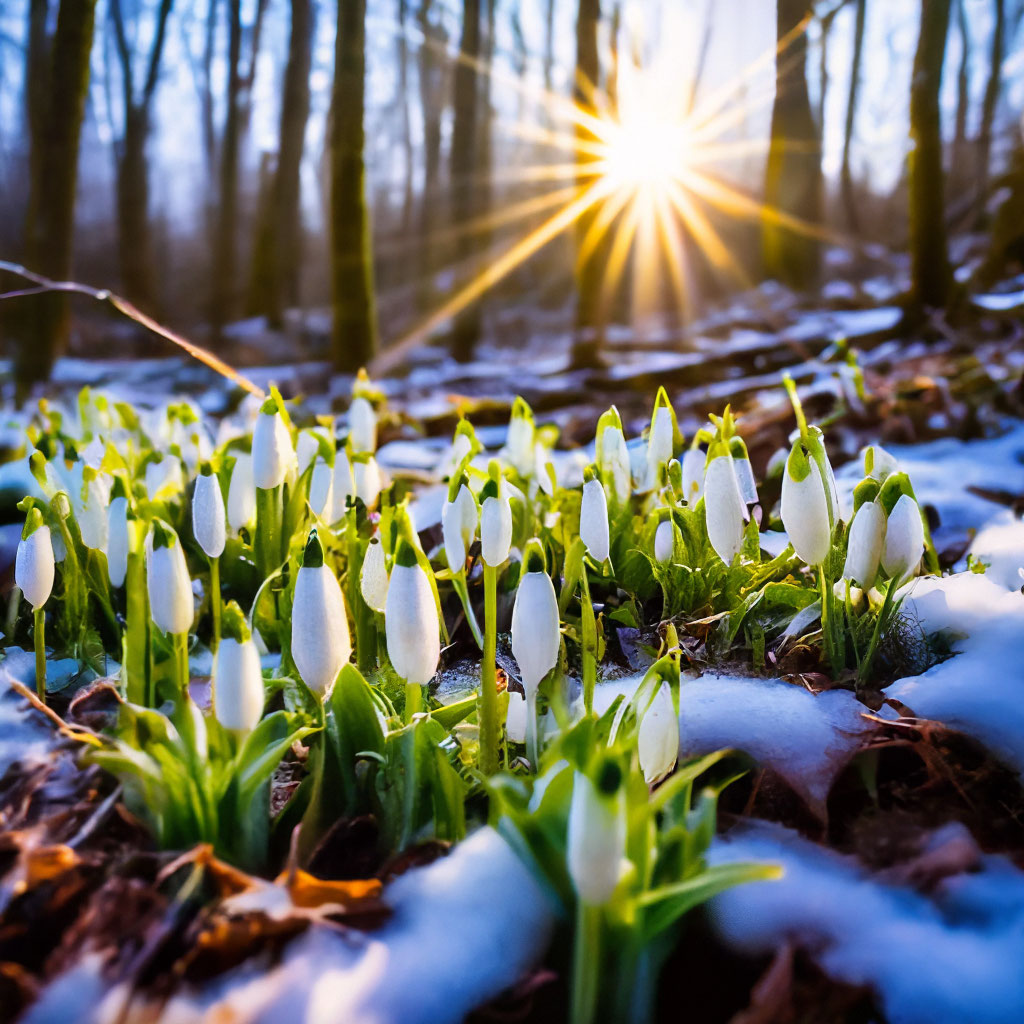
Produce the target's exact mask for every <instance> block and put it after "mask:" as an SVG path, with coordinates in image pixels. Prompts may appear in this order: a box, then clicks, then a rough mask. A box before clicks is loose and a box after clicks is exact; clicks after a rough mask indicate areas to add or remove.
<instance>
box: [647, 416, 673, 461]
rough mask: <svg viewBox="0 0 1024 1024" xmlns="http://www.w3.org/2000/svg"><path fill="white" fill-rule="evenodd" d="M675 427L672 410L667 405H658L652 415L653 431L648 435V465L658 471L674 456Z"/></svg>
mask: <svg viewBox="0 0 1024 1024" xmlns="http://www.w3.org/2000/svg"><path fill="white" fill-rule="evenodd" d="M674 427H675V424H674V423H673V422H672V410H671V409H670V408H669V407H668V406H667V405H661V406H658V407H657V408H656V409H655V410H654V414H653V416H652V417H651V431H650V433H649V434H648V436H647V465H648V466H649V467H650V468H651V469H652V470H655V471H656V470H657V468H658V466H660V465H661V464H662V463H663V462H668V460H669V459H671V458H672V442H673V437H674V433H675V431H674Z"/></svg>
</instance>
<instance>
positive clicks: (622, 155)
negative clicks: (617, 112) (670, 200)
mask: <svg viewBox="0 0 1024 1024" xmlns="http://www.w3.org/2000/svg"><path fill="white" fill-rule="evenodd" d="M688 135H689V131H688V127H687V125H686V124H685V122H678V121H672V120H671V119H668V118H664V119H663V118H661V117H659V116H658V112H657V111H656V110H639V111H637V112H636V113H635V115H634V116H633V117H631V118H628V119H626V120H625V121H622V122H612V123H610V124H609V125H608V128H607V139H606V142H605V147H606V149H607V156H606V157H605V158H604V159H603V160H602V161H600V162H599V167H598V168H597V171H598V173H599V174H600V175H601V176H603V177H604V178H605V179H606V180H607V181H608V184H609V186H610V187H611V188H612V189H614V190H616V191H618V190H620V189H626V190H630V189H633V190H637V191H641V190H658V191H662V192H666V193H667V192H668V190H669V186H670V185H671V183H672V182H673V181H680V180H681V178H682V174H683V171H684V169H685V166H686V161H687V154H688V148H689V147H688V142H689V140H688Z"/></svg>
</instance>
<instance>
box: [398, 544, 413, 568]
mask: <svg viewBox="0 0 1024 1024" xmlns="http://www.w3.org/2000/svg"><path fill="white" fill-rule="evenodd" d="M415 564H416V551H415V550H414V549H413V546H412V545H411V544H410V543H409V542H408V541H407V540H406V539H405V538H404V537H402V538H401V539H400V540H399V541H398V547H397V548H396V549H395V565H401V566H404V567H405V568H406V569H409V568H411V567H412V566H414V565H415Z"/></svg>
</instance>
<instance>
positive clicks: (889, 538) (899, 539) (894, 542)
mask: <svg viewBox="0 0 1024 1024" xmlns="http://www.w3.org/2000/svg"><path fill="white" fill-rule="evenodd" d="M923 551H924V525H923V524H922V522H921V510H920V508H919V507H918V504H917V502H916V501H914V499H913V498H911V497H910V495H909V494H901V495H900V499H899V501H897V502H896V504H895V506H894V507H893V510H892V511H891V512H890V513H889V519H888V522H887V523H886V525H885V547H884V548H883V550H882V568H883V569H884V570H885V571H886V573H887V574H888V575H889V576H890V577H891V578H892V579H894V580H896V581H897V582H898V583H902V582H903V581H904V580H906V579H908V578H909V577H910V576H912V575H913V574H914V571H915V570H916V569H917V564H918V562H920V561H921V554H922V552H923Z"/></svg>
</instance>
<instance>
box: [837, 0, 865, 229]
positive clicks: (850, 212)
mask: <svg viewBox="0 0 1024 1024" xmlns="http://www.w3.org/2000/svg"><path fill="white" fill-rule="evenodd" d="M867 9H868V0H857V15H856V19H855V21H854V26H853V58H852V62H851V64H850V90H849V92H848V93H847V95H846V123H845V124H844V126H843V162H842V166H841V167H840V169H839V188H840V191H841V193H842V196H843V208H844V209H845V210H846V223H847V225H848V226H849V228H850V230H851V231H854V232H857V231H859V230H860V218H859V217H858V216H857V200H856V199H855V197H854V194H853V174H852V172H851V170H850V147H851V145H852V144H853V129H854V125H855V123H856V119H857V94H858V93H859V91H860V68H861V61H862V59H863V56H864V23H865V21H866V20H867Z"/></svg>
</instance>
